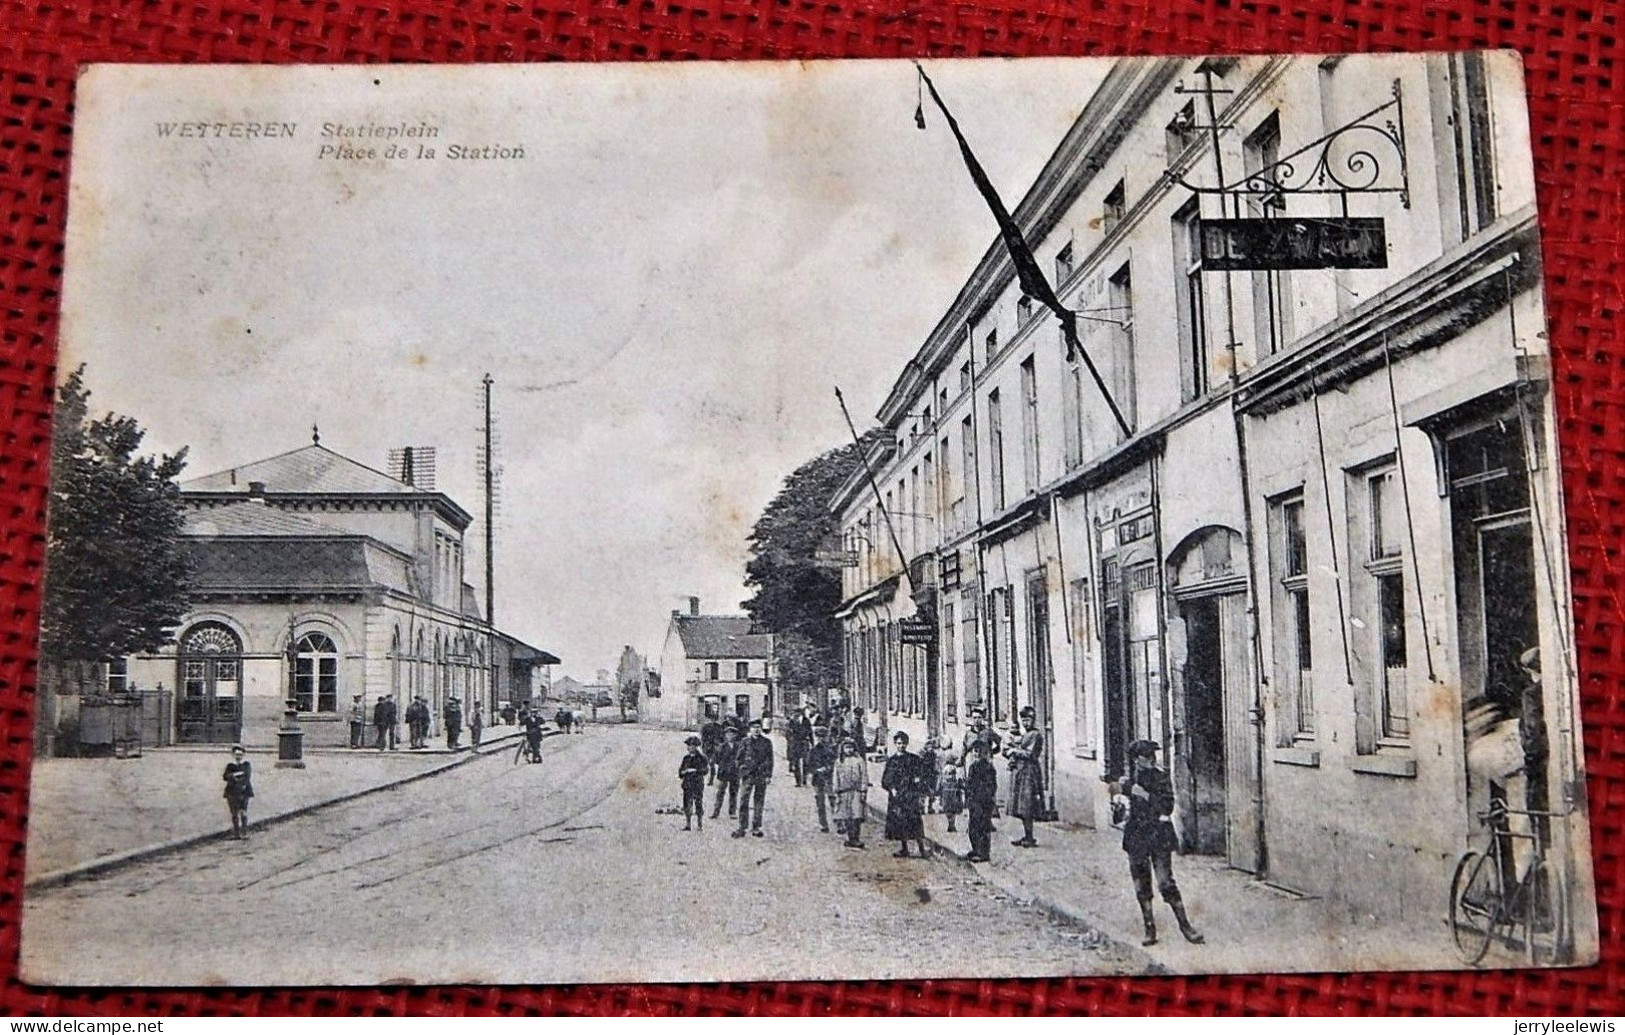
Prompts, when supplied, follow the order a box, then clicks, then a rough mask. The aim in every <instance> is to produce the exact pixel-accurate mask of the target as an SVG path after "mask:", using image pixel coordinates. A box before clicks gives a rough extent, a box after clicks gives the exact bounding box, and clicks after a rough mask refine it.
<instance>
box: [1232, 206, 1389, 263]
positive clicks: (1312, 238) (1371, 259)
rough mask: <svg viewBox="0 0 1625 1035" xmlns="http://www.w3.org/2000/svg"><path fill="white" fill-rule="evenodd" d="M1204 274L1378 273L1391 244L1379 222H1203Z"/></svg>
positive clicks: (1338, 219)
mask: <svg viewBox="0 0 1625 1035" xmlns="http://www.w3.org/2000/svg"><path fill="white" fill-rule="evenodd" d="M1201 240H1202V268H1203V269H1204V270H1217V271H1223V270H1380V269H1386V268H1387V266H1388V238H1387V234H1386V233H1385V232H1384V228H1383V221H1382V219H1380V218H1375V217H1357V216H1342V217H1331V218H1299V217H1291V218H1277V219H1204V220H1202V221H1201Z"/></svg>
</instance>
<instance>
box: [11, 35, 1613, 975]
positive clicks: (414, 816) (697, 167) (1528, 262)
mask: <svg viewBox="0 0 1625 1035" xmlns="http://www.w3.org/2000/svg"><path fill="white" fill-rule="evenodd" d="M1536 227H1537V223H1536V211H1535V191H1534V184H1533V174H1532V171H1531V162H1530V154H1529V125H1528V116H1527V107H1526V104H1525V98H1524V94H1523V78H1522V72H1521V68H1520V66H1519V63H1518V60H1517V58H1516V56H1514V55H1510V54H1504V53H1457V54H1415V55H1386V56H1342V57H1337V56H1318V55H1317V56H1276V57H1271V56H1254V57H1245V58H1206V59H1202V58H1175V57H1159V58H1144V59H1125V60H1034V61H930V62H924V63H922V64H914V63H912V62H903V61H874V62H827V63H817V62H815V63H799V64H796V63H742V64H727V65H717V64H700V63H693V64H681V65H647V64H646V65H598V66H564V65H552V66H506V67H502V66H472V67H393V66H391V67H281V68H269V67H223V66H222V67H161V66H111V65H110V66H93V67H90V68H88V69H87V70H86V71H85V72H84V74H83V77H82V78H81V80H80V82H79V92H78V103H77V115H76V122H75V128H74V149H73V156H72V180H71V201H70V207H69V227H68V248H67V256H66V266H65V270H66V272H65V288H64V300H63V316H62V339H61V353H60V363H59V372H60V377H59V383H60V390H59V395H58V400H57V404H56V423H55V439H54V444H53V472H52V474H53V491H52V497H51V512H50V535H49V547H48V563H47V571H46V591H45V598H44V599H45V605H44V619H43V624H42V632H41V664H40V687H39V698H38V714H39V723H38V733H37V747H38V760H37V761H36V762H35V764H34V770H33V791H32V799H31V815H30V820H29V844H28V880H27V894H26V901H25V903H24V915H23V923H24V927H23V939H22V963H21V967H22V975H23V977H24V978H25V980H27V981H30V982H36V983H43V984H72V985H206V984H207V985H213V984H230V985H290V984H295V985H297V984H315V985H332V984H368V985H370V984H378V983H399V982H411V983H445V982H456V983H464V982H481V983H506V982H524V983H536V982H584V981H617V982H637V981H693V980H699V981H721V980H727V981H739V980H767V979H775V980H776V979H842V978H846V979H868V978H902V977H912V978H919V977H997V976H1044V975H1074V974H1076V975H1086V974H1139V973H1169V972H1174V973H1212V972H1237V971H1306V970H1307V971H1325V970H1331V971H1345V970H1393V969H1413V968H1425V969H1441V968H1466V967H1523V966H1565V965H1576V964H1584V963H1586V962H1589V961H1592V960H1595V959H1596V956H1597V920H1596V905H1595V892H1594V888H1593V882H1592V870H1591V857H1590V845H1589V830H1588V824H1587V812H1586V796H1585V782H1584V769H1585V765H1584V757H1583V752H1582V748H1581V738H1580V725H1579V723H1580V716H1579V706H1578V691H1577V680H1576V675H1575V664H1576V660H1575V650H1574V631H1573V614H1572V604H1571V599H1570V589H1569V578H1568V561H1567V552H1566V548H1565V540H1564V522H1563V500H1562V493H1561V489H1560V486H1559V482H1558V475H1557V472H1558V454H1557V445H1556V436H1555V428H1554V424H1555V420H1554V408H1553V385H1552V379H1551V375H1550V369H1551V367H1550V363H1549V347H1548V342H1547V339H1546V333H1545V323H1544V317H1543V304H1542V295H1541V259H1540V246H1539V241H1538V236H1537V229H1536Z"/></svg>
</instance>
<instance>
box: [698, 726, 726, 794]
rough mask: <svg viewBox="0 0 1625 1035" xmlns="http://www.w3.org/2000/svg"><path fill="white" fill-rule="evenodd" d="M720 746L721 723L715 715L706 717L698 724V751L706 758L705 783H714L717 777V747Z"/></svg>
mask: <svg viewBox="0 0 1625 1035" xmlns="http://www.w3.org/2000/svg"><path fill="white" fill-rule="evenodd" d="M721 746H722V723H720V722H718V721H717V717H716V716H715V715H710V716H707V717H706V720H705V722H704V723H702V724H701V725H700V753H701V754H703V755H704V756H705V757H706V758H707V759H708V768H707V770H706V780H705V782H706V783H715V782H716V779H717V749H718V748H720V747H721Z"/></svg>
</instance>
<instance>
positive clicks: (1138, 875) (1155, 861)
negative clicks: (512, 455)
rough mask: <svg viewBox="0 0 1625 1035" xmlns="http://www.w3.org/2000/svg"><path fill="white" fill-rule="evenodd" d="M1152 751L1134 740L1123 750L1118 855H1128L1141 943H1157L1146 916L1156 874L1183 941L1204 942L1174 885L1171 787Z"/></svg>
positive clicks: (1151, 921)
mask: <svg viewBox="0 0 1625 1035" xmlns="http://www.w3.org/2000/svg"><path fill="white" fill-rule="evenodd" d="M1157 750H1158V748H1157V743H1156V741H1154V740H1136V741H1135V742H1134V743H1132V744H1130V745H1129V749H1128V757H1129V765H1130V766H1131V767H1133V772H1132V773H1131V775H1130V776H1129V777H1127V781H1126V782H1127V783H1128V784H1129V790H1128V797H1129V810H1128V820H1127V821H1126V822H1125V823H1124V824H1123V851H1125V852H1127V853H1128V870H1129V874H1130V876H1132V877H1133V878H1134V897H1135V898H1137V899H1139V901H1140V916H1141V917H1142V918H1143V919H1144V920H1145V940H1144V941H1143V942H1142V943H1141V944H1143V945H1155V944H1157V924H1156V921H1155V919H1154V918H1153V917H1152V915H1151V874H1152V872H1153V871H1155V872H1156V876H1157V890H1158V891H1160V892H1161V893H1162V900H1163V901H1164V902H1166V903H1168V907H1169V908H1170V909H1172V910H1173V911H1174V917H1175V919H1177V920H1178V921H1179V932H1180V933H1181V934H1183V935H1184V936H1185V940H1186V941H1188V942H1191V943H1192V944H1195V945H1200V944H1202V943H1203V942H1204V941H1206V939H1205V938H1203V937H1202V933H1201V932H1200V931H1198V930H1197V929H1196V928H1194V927H1192V926H1191V922H1190V918H1189V917H1187V916H1186V915H1185V902H1184V899H1182V898H1181V897H1180V894H1179V885H1178V884H1176V883H1175V882H1174V862H1173V853H1174V851H1175V850H1176V849H1178V848H1179V835H1178V834H1176V833H1175V832H1174V821H1173V811H1174V785H1173V781H1171V780H1170V779H1169V778H1168V774H1167V773H1166V772H1164V771H1163V770H1162V769H1160V768H1158V767H1157Z"/></svg>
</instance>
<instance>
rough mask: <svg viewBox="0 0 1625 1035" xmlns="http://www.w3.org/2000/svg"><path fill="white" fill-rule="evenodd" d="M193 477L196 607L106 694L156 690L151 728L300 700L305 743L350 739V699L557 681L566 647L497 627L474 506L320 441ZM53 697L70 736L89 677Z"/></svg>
mask: <svg viewBox="0 0 1625 1035" xmlns="http://www.w3.org/2000/svg"><path fill="white" fill-rule="evenodd" d="M312 438H313V441H312V442H311V444H310V445H308V446H305V447H303V448H300V449H295V450H292V451H290V452H286V453H282V454H279V455H276V456H272V457H269V458H266V459H262V460H257V461H254V462H251V463H247V464H243V465H241V466H238V467H232V468H228V469H226V470H223V471H218V472H215V473H213V474H208V475H204V476H202V477H198V478H194V479H191V480H189V481H186V482H183V483H182V484H181V487H180V488H181V492H180V499H181V503H182V506H183V507H184V508H185V514H186V518H185V526H184V531H183V542H182V549H183V550H184V551H185V553H186V556H187V559H188V563H189V567H190V570H191V578H190V583H189V586H188V591H189V596H190V600H191V608H190V610H189V612H188V613H187V614H186V615H185V616H184V618H183V619H182V620H181V622H180V624H179V626H178V627H177V629H176V634H175V638H174V641H173V642H172V643H171V644H169V645H168V646H166V647H164V648H163V649H161V650H159V651H156V652H153V653H150V654H141V655H136V656H132V657H128V658H117V659H113V660H111V661H110V662H109V663H107V664H106V665H105V666H104V667H103V675H102V681H101V685H100V686H98V687H96V688H95V689H94V692H93V693H92V694H91V695H90V696H91V697H93V698H100V699H114V698H117V699H124V700H135V699H137V698H141V699H143V700H144V701H145V712H146V714H147V721H146V727H147V728H146V729H145V731H144V740H145V741H146V743H147V744H148V746H154V745H165V744H170V743H225V744H230V743H235V742H242V743H245V744H248V745H250V746H253V745H261V746H263V745H269V744H274V743H276V739H277V738H276V731H277V729H278V728H279V726H280V725H281V723H282V721H283V716H284V712H285V710H286V709H287V708H288V707H289V705H290V703H291V706H292V707H293V708H294V710H296V711H297V713H298V714H299V716H300V719H301V725H302V726H303V728H304V729H305V740H306V743H307V744H309V745H311V746H339V745H342V744H346V743H348V738H349V723H348V718H349V714H350V709H351V706H352V704H353V703H357V701H359V703H360V704H361V706H362V707H363V708H364V709H366V710H367V712H368V714H369V715H370V714H371V710H372V708H373V706H374V705H375V704H376V702H377V701H378V700H379V699H380V698H381V697H383V696H385V695H393V696H394V698H395V700H396V701H397V702H399V703H400V707H401V710H403V711H404V708H405V704H406V702H408V701H410V700H411V699H412V698H414V697H420V696H421V697H423V698H424V699H425V700H426V701H427V702H428V704H429V710H430V714H431V716H432V722H431V727H432V731H433V732H435V733H436V734H438V732H439V731H440V726H441V723H442V716H443V712H444V709H445V705H446V703H447V701H449V700H450V699H452V698H457V699H458V700H459V701H460V702H461V704H462V706H463V709H464V712H465V715H467V714H468V713H469V712H470V711H471V705H472V704H473V703H474V702H476V701H478V702H480V703H481V704H482V705H483V707H484V711H485V715H486V721H487V722H489V721H491V718H492V717H493V716H495V715H496V714H497V713H498V711H499V710H500V707H501V705H502V704H503V703H504V702H514V703H520V702H523V701H527V700H529V699H530V698H531V697H532V695H533V694H537V693H538V692H539V691H540V690H541V689H543V688H545V686H546V683H547V680H548V678H549V676H550V672H551V668H550V666H552V665H554V664H557V663H558V660H559V659H558V658H557V657H555V656H554V655H552V654H550V653H549V652H547V651H545V650H542V649H540V648H537V647H534V646H531V645H530V644H528V643H525V642H523V641H522V640H520V639H518V638H517V637H515V636H512V635H510V634H508V633H505V632H503V631H501V630H499V629H497V628H495V627H493V626H492V625H491V623H490V622H489V621H487V620H486V618H485V617H484V616H482V615H481V613H480V607H479V602H478V597H477V594H476V593H475V591H474V588H473V587H472V586H471V585H469V583H468V582H466V581H465V580H464V577H463V572H464V552H463V550H464V535H465V533H466V532H467V530H468V527H469V526H470V524H471V523H472V521H473V518H472V516H471V515H470V514H469V513H468V512H467V511H466V510H464V509H463V508H462V507H461V506H459V505H458V504H457V502H456V501H455V500H453V499H452V498H451V497H450V496H448V495H446V494H445V493H442V492H438V491H435V489H434V488H433V487H432V483H429V484H427V485H425V484H414V481H417V480H419V479H414V478H413V475H412V473H411V469H410V465H408V466H407V468H406V469H405V470H404V471H403V472H402V476H400V477H397V476H393V475H391V474H385V473H383V472H382V471H378V470H375V469H373V468H370V467H367V466H366V465H364V464H361V463H359V462H357V461H355V460H352V459H350V458H348V457H346V456H343V455H341V454H339V453H337V452H334V451H333V450H331V449H329V448H327V447H326V446H323V445H321V442H320V437H319V434H313V436H312ZM65 689H67V690H69V691H70V692H69V693H66V694H63V695H62V696H61V698H60V699H58V700H54V701H52V702H49V703H50V704H52V705H55V706H56V707H55V708H54V709H53V711H54V712H55V714H52V715H49V716H47V720H46V721H43V722H42V723H41V727H42V730H43V731H44V732H45V734H46V736H47V737H48V738H49V739H52V740H55V739H61V740H62V744H61V747H62V749H63V750H70V749H71V748H72V740H73V739H74V738H73V733H74V727H75V724H76V718H77V714H78V709H77V707H76V705H77V699H78V697H79V688H78V687H69V688H65Z"/></svg>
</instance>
